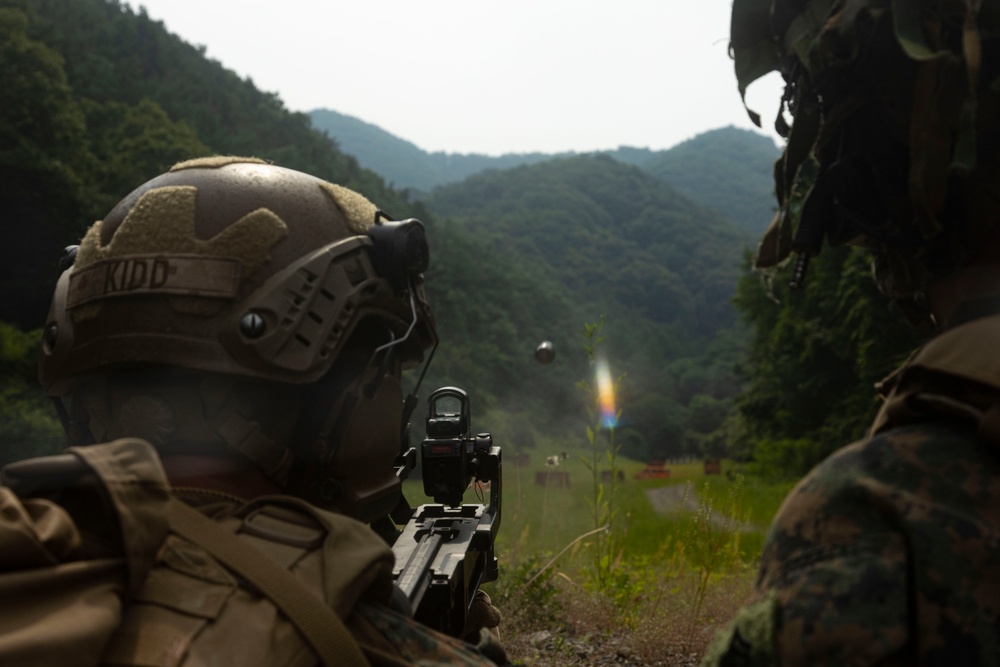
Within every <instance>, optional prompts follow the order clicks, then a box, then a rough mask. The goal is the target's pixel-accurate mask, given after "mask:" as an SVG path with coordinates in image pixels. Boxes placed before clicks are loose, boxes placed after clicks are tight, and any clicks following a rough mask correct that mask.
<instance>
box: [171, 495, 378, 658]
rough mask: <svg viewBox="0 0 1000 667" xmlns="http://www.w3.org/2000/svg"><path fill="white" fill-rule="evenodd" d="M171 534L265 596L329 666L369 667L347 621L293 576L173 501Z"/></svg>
mask: <svg viewBox="0 0 1000 667" xmlns="http://www.w3.org/2000/svg"><path fill="white" fill-rule="evenodd" d="M167 517H168V518H169V520H170V529H171V530H172V531H174V532H175V533H177V534H178V535H180V536H181V537H183V538H185V539H187V540H190V541H191V542H194V543H195V544H197V545H198V546H200V547H202V548H203V549H205V551H207V552H208V553H210V554H211V555H212V556H214V557H215V558H217V559H218V560H219V561H220V562H221V563H223V564H224V565H226V566H227V567H229V568H231V569H232V570H233V571H234V572H236V573H237V574H239V575H240V576H241V577H243V578H244V579H246V580H247V581H248V582H250V584H252V585H253V586H254V587H255V588H257V590H259V591H260V592H261V593H263V594H264V595H265V596H267V598H268V599H269V600H271V602H273V603H274V604H275V605H276V606H277V607H278V609H280V610H281V611H282V613H284V614H285V616H287V617H288V618H289V620H291V622H292V623H293V624H294V625H295V627H296V628H297V629H298V631H299V632H300V633H301V634H302V636H303V637H304V638H305V640H306V641H307V642H308V643H309V645H310V646H311V647H312V649H313V650H314V651H315V652H316V654H317V655H318V656H319V658H320V661H321V662H322V663H323V665H325V666H326V667H338V666H341V667H342V666H343V665H355V666H357V667H369V662H368V660H367V659H366V658H365V656H364V654H363V653H362V652H361V647H360V646H358V643H357V642H356V641H355V640H354V638H353V637H352V636H351V635H350V633H349V632H348V631H347V627H346V626H345V625H344V622H343V621H342V620H341V619H340V617H339V616H337V614H336V612H334V611H333V610H332V609H330V608H329V607H328V606H326V604H324V602H323V601H322V600H320V599H319V598H317V597H316V596H315V594H313V592H312V591H310V590H308V589H307V588H306V587H305V586H304V585H303V584H302V582H301V581H300V580H299V579H298V578H297V577H296V576H295V575H293V574H292V573H291V572H289V571H287V570H285V569H283V568H282V567H280V566H279V565H278V564H277V563H275V562H273V561H272V560H270V559H269V558H267V556H265V555H263V554H261V553H259V552H258V551H256V550H255V549H254V548H253V547H252V546H250V545H249V544H247V543H246V542H244V541H243V540H240V539H239V538H238V537H236V536H235V535H233V534H231V533H228V532H226V531H225V530H223V529H222V528H221V527H220V526H219V525H218V524H217V523H215V522H214V521H212V520H211V519H209V518H208V517H206V516H204V515H202V514H201V512H199V511H198V510H196V509H194V508H193V507H190V506H188V505H186V504H184V503H183V502H181V501H179V500H177V499H176V498H175V499H173V500H172V501H171V503H170V505H169V508H168V510H167Z"/></svg>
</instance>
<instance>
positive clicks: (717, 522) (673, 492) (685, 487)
mask: <svg viewBox="0 0 1000 667" xmlns="http://www.w3.org/2000/svg"><path fill="white" fill-rule="evenodd" d="M646 497H647V498H648V499H649V504H650V505H652V506H653V510H654V511H655V512H656V513H657V514H676V513H678V512H692V513H696V514H697V513H702V512H706V511H707V517H708V520H709V521H710V522H711V523H712V525H713V526H716V527H718V528H729V527H731V526H732V524H733V519H731V518H730V517H727V516H726V515H725V514H722V513H721V512H718V511H716V510H715V509H714V508H713V509H708V508H705V507H703V506H702V504H701V502H700V501H699V500H698V492H697V491H696V490H695V488H694V484H691V483H690V482H688V483H687V484H671V485H670V486H661V487H658V488H655V489H646ZM738 523H739V528H738V530H739V531H740V532H743V533H746V532H752V531H755V530H758V528H756V527H754V526H752V525H750V524H748V523H746V522H745V521H738Z"/></svg>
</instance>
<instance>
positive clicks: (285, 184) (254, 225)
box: [40, 158, 433, 394]
mask: <svg viewBox="0 0 1000 667" xmlns="http://www.w3.org/2000/svg"><path fill="white" fill-rule="evenodd" d="M375 216H376V208H375V206H374V205H373V204H371V203H370V202H369V201H368V200H367V199H365V198H364V197H362V196H361V195H359V194H357V193H355V192H353V191H351V190H348V189H346V188H343V187H340V186H336V185H333V184H330V183H327V182H325V181H323V180H321V179H318V178H315V177H312V176H309V175H306V174H303V173H301V172H297V171H292V170H289V169H284V168H281V167H276V166H272V165H269V164H265V163H263V162H261V161H258V160H251V159H246V158H208V159H203V160H193V161H190V162H186V163H181V164H179V165H177V166H175V167H174V168H173V169H171V170H170V172H168V173H166V174H163V175H162V176H159V177H157V178H154V179H153V180H151V181H149V182H148V183H146V184H144V185H142V186H141V187H139V188H138V189H137V190H135V191H134V192H132V193H131V194H130V195H128V196H127V197H126V198H125V199H124V200H122V201H121V203H119V204H118V205H117V206H116V207H115V208H114V209H113V210H112V211H111V213H110V214H108V216H107V217H106V218H105V219H104V220H102V221H99V222H97V223H95V224H94V225H93V226H92V227H91V228H90V230H89V231H88V232H87V234H86V236H85V237H84V239H83V242H82V243H81V245H80V248H79V251H78V253H77V256H76V260H75V262H74V264H73V266H72V267H71V268H70V269H68V270H67V271H65V272H64V273H63V275H62V276H61V277H60V279H59V282H58V285H57V287H56V292H55V296H54V299H53V303H52V307H51V310H50V314H49V318H48V322H47V325H46V330H47V335H46V337H45V343H44V345H43V355H42V360H41V368H40V377H41V381H42V383H43V384H44V385H45V386H46V387H48V388H49V390H50V393H53V394H60V393H62V392H63V391H64V389H65V388H64V387H63V386H62V385H63V383H64V382H66V381H68V380H70V379H72V378H73V377H76V376H78V375H79V374H81V373H88V372H93V371H97V370H101V369H106V368H112V367H119V366H123V365H133V366H134V365H145V364H163V365H167V366H178V367H183V368H189V369H195V370H204V371H212V372H218V373H224V374H231V375H239V376H245V377H255V378H261V379H267V380H277V381H281V382H290V383H308V382H313V381H315V380H317V379H318V378H320V377H321V376H323V374H324V373H326V371H328V370H329V369H330V367H331V365H332V364H333V362H334V360H336V358H337V356H338V353H339V351H340V349H341V347H342V345H343V343H344V341H345V340H346V339H347V338H348V337H349V335H350V334H351V332H352V330H353V328H354V325H355V324H356V323H357V322H359V321H360V320H361V319H363V318H364V317H366V316H375V317H378V318H380V319H383V320H385V321H386V322H387V323H388V324H389V325H390V326H391V327H392V328H393V329H394V330H395V331H397V332H398V333H399V335H402V334H403V333H404V332H405V331H406V330H407V328H408V327H409V325H410V324H411V322H412V320H413V315H412V309H411V304H410V301H409V295H408V294H404V295H400V294H397V293H396V292H395V291H394V290H393V288H392V286H391V285H390V283H389V282H388V281H387V280H386V279H384V278H382V277H380V276H379V275H378V274H377V273H376V271H375V270H374V268H373V266H372V263H371V260H370V259H369V256H368V248H369V247H370V246H371V240H370V239H369V238H368V237H367V236H365V232H366V231H367V229H368V228H369V227H370V226H371V225H372V224H373V223H374V222H375ZM414 290H415V291H416V292H417V293H416V294H414V295H413V296H414V297H415V299H416V301H417V302H418V305H419V306H420V307H419V308H417V309H416V310H417V314H418V318H419V322H418V324H419V326H417V327H416V330H415V332H414V333H415V336H412V338H413V340H412V341H408V344H407V345H406V346H405V354H404V355H403V357H402V358H403V359H404V361H405V363H407V364H408V365H414V364H416V363H419V361H420V360H421V358H422V353H423V349H425V348H426V347H427V346H429V345H430V342H431V341H430V339H431V338H432V336H433V331H432V328H433V322H432V321H431V319H430V317H429V309H428V308H427V306H426V303H425V300H424V296H423V291H422V288H420V287H419V286H414Z"/></svg>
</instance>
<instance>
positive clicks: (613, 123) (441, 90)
mask: <svg viewBox="0 0 1000 667" xmlns="http://www.w3.org/2000/svg"><path fill="white" fill-rule="evenodd" d="M127 4H129V5H130V6H132V7H133V8H135V9H138V7H139V6H143V7H145V8H146V11H147V13H148V14H149V16H150V17H151V18H153V19H155V20H158V21H162V22H163V23H164V24H165V25H166V27H167V29H168V30H169V31H170V32H172V33H174V34H176V35H179V36H180V37H181V38H182V39H184V40H185V41H187V42H190V43H192V44H197V45H202V46H204V47H205V48H206V55H207V56H208V57H209V58H212V59H214V60H218V61H219V62H221V63H222V64H223V66H225V67H226V68H227V69H231V70H233V71H235V72H236V73H237V74H239V75H240V76H242V77H250V78H251V79H252V80H253V81H254V83H255V84H256V86H257V87H258V88H259V89H261V90H264V91H268V92H273V93H277V94H278V96H279V97H280V98H281V99H282V100H283V101H284V103H285V106H286V107H287V108H289V109H291V110H292V111H310V110H312V109H316V108H319V107H324V108H329V109H333V110H335V111H339V112H341V113H344V114H348V115H351V116H355V117H357V118H360V119H362V120H364V121H366V122H369V123H373V124H375V125H378V126H379V127H381V128H382V129H384V130H386V131H388V132H391V133H392V134H394V135H396V136H398V137H400V138H402V139H406V140H408V141H411V142H413V143H415V144H416V145H418V146H419V147H421V148H423V149H425V150H428V151H446V152H450V153H488V154H492V155H498V154H501V153H508V152H530V151H541V152H546V153H551V152H559V151H578V152H584V151H592V150H602V149H611V148H617V147H618V146H623V145H624V146H636V147H646V148H652V149H664V148H670V147H671V146H674V145H676V144H678V143H680V142H682V141H684V140H686V139H690V138H691V137H693V136H695V135H697V134H700V133H701V132H704V131H706V130H711V129H715V128H719V127H725V126H727V125H735V126H737V127H744V128H753V125H752V124H751V122H750V120H749V119H748V118H747V115H746V112H745V111H744V110H743V106H742V104H741V103H740V97H739V94H738V93H737V91H736V79H735V76H734V74H733V68H732V61H731V60H730V59H729V57H728V53H727V46H728V36H729V11H730V0H697V1H691V0H614V2H609V1H607V0H605V1H604V2H597V1H588V0H506V1H505V2H491V3H487V2H485V1H483V0H354V1H352V2H344V1H342V0H128V1H127ZM772 76H773V75H772ZM779 96H780V86H779V83H778V82H777V81H775V80H770V81H764V82H762V83H760V84H758V85H756V86H754V87H752V88H751V94H750V97H749V100H750V105H751V107H753V108H755V109H756V110H757V111H760V112H761V113H762V115H763V117H764V119H765V120H764V124H765V128H764V130H762V132H763V133H765V134H769V135H770V136H774V137H776V135H774V132H773V129H772V127H771V125H772V120H771V119H773V116H774V112H775V110H776V109H777V101H778V98H779Z"/></svg>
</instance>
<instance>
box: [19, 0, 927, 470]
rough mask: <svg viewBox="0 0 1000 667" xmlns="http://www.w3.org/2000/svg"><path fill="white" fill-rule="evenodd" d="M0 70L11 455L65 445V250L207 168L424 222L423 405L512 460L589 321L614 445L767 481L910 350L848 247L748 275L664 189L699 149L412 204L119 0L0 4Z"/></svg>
mask: <svg viewBox="0 0 1000 667" xmlns="http://www.w3.org/2000/svg"><path fill="white" fill-rule="evenodd" d="M0 77H2V81H3V84H4V85H3V86H0V210H2V211H3V212H4V219H3V229H4V232H5V234H6V239H5V241H6V242H5V243H4V244H2V245H0V459H2V460H4V461H6V460H11V459H14V458H18V457H20V456H25V455H28V454H30V453H31V452H37V451H44V450H46V449H52V448H55V447H58V446H59V443H60V435H59V429H58V426H57V425H56V424H55V420H54V415H53V414H52V412H51V409H50V407H49V406H48V404H47V402H46V400H45V398H44V396H42V393H41V392H40V390H39V389H38V388H37V385H36V381H35V370H34V365H35V360H34V357H35V352H34V351H35V349H37V340H38V335H39V334H38V329H37V328H38V327H40V326H41V325H42V323H43V321H44V317H45V312H46V309H47V307H48V299H49V295H50V291H51V289H52V286H53V284H54V280H55V277H56V264H57V262H58V259H59V257H60V256H61V254H62V249H63V247H65V246H67V245H70V244H72V243H75V242H76V241H77V240H78V239H79V238H80V236H81V235H82V233H83V231H84V230H85V229H86V228H87V226H88V225H89V224H91V223H92V221H93V220H95V219H97V218H100V217H101V216H103V215H104V214H105V213H106V212H107V211H108V210H109V209H110V207H111V206H112V205H113V204H114V203H115V202H116V201H117V200H118V199H120V198H121V197H122V196H124V195H125V194H127V192H128V191H129V190H131V189H132V188H133V187H135V186H137V185H139V184H140V183H142V182H143V181H145V180H147V179H148V178H150V177H152V176H154V175H156V174H158V173H160V172H162V171H164V170H165V169H167V168H168V167H169V166H170V165H171V164H172V163H174V162H176V161H178V160H182V159H187V158H190V157H193V156H198V155H206V154H213V153H228V154H242V155H256V156H260V157H264V158H266V159H269V160H273V161H274V162H276V163H278V164H281V165H284V166H289V167H292V168H297V169H301V170H303V171H307V172H310V173H314V174H316V175H318V176H321V177H323V178H326V179H328V180H330V181H333V182H337V183H341V184H344V185H346V186H348V187H351V188H354V189H356V190H358V191H360V192H362V193H364V194H365V195H366V196H368V197H369V198H370V199H372V200H373V201H375V202H376V203H377V204H378V205H379V206H380V207H381V208H383V209H384V210H387V211H388V212H389V213H390V214H392V215H395V216H396V217H405V216H411V215H412V216H417V217H420V218H421V219H423V220H424V221H425V222H426V223H427V225H428V234H429V236H430V242H431V249H432V262H431V269H430V271H429V272H428V292H429V295H430V298H431V299H432V303H433V304H434V308H435V312H436V315H437V319H438V323H439V329H440V334H441V338H442V345H441V348H440V350H439V351H438V353H437V355H436V357H435V361H434V364H433V365H432V367H431V370H430V371H429V374H428V377H427V379H426V381H425V387H424V389H425V391H426V390H428V389H431V388H433V387H435V386H439V385H443V384H457V385H459V386H463V387H465V388H467V389H468V390H469V391H470V393H471V395H472V397H473V401H474V404H473V410H474V414H475V417H474V419H475V422H476V426H477V428H482V429H488V430H491V431H493V432H494V434H495V435H496V436H497V439H498V442H501V443H503V444H504V446H505V447H512V448H514V449H517V448H521V447H532V446H541V445H540V444H539V443H540V442H542V441H544V442H546V445H547V446H548V445H549V444H551V445H552V446H560V447H561V448H567V447H572V446H573V445H574V443H582V442H584V441H585V437H583V432H584V428H585V427H584V423H585V421H586V417H585V411H584V407H583V400H584V396H583V394H582V393H581V391H580V390H579V389H578V388H577V387H576V382H577V381H579V380H581V379H583V378H586V377H587V375H588V374H589V369H588V364H587V358H586V354H585V353H584V350H583V346H582V343H583V339H582V337H581V335H580V334H581V330H582V329H583V327H584V324H585V323H588V322H596V321H598V320H599V319H601V318H602V316H603V317H604V318H605V319H606V324H605V327H604V329H603V333H604V339H605V340H604V343H603V344H602V348H603V349H604V350H605V351H606V354H607V356H608V358H609V361H610V364H611V366H612V369H613V372H614V373H615V374H616V375H622V376H624V377H623V380H622V383H621V393H620V396H619V407H620V408H621V410H622V422H621V425H620V427H619V434H618V435H619V438H618V442H619V443H620V444H621V445H622V448H623V452H624V453H626V454H628V455H630V456H633V457H636V458H640V459H641V458H645V457H666V456H674V455H681V454H698V453H712V454H729V455H735V456H738V457H740V458H742V459H744V460H747V461H749V462H750V463H751V464H752V465H757V466H758V467H761V468H766V469H767V470H768V471H769V472H770V473H773V474H789V475H794V474H800V473H801V472H802V471H803V470H804V469H805V468H807V467H808V466H809V465H811V464H812V463H814V462H816V461H817V460H818V458H819V457H820V456H822V455H823V453H825V452H827V451H829V450H830V449H831V448H832V447H835V446H836V445H838V444H842V443H843V442H846V441H847V440H849V439H851V438H853V437H856V436H857V435H860V432H861V431H862V430H863V427H864V424H865V422H866V421H867V419H868V418H869V417H870V415H871V412H872V411H873V410H874V408H875V406H876V403H875V399H874V398H873V393H872V390H871V384H872V383H873V382H874V381H875V380H876V379H877V378H878V377H879V376H880V375H881V374H883V373H884V372H885V371H887V370H888V369H889V368H890V366H891V363H892V361H894V360H897V359H899V358H900V357H901V355H902V354H903V353H904V352H905V350H907V349H909V347H911V346H912V345H913V344H914V342H915V340H914V338H913V336H912V334H910V333H909V331H908V330H907V329H906V328H905V326H903V325H902V324H900V323H899V322H898V320H897V319H894V315H893V314H892V313H891V312H889V310H888V309H887V307H886V306H885V303H884V302H883V301H882V300H881V299H880V298H879V297H878V295H877V294H875V291H874V287H873V286H872V285H871V283H870V280H869V279H868V277H867V270H866V268H865V266H864V260H863V258H861V257H860V256H859V255H856V254H854V253H850V252H846V251H842V252H840V253H837V252H833V253H824V255H823V257H822V258H821V259H820V260H817V261H816V262H815V263H814V270H813V274H812V276H811V279H810V282H809V283H808V284H807V287H806V289H805V290H804V291H803V292H801V293H798V294H789V293H786V290H784V288H783V287H782V285H783V284H784V283H783V277H782V275H781V273H780V271H779V272H778V273H777V274H776V275H774V276H772V279H773V280H772V282H771V283H770V285H768V284H766V283H765V282H764V281H763V280H762V279H761V277H760V276H759V275H757V274H755V273H753V272H751V271H749V269H748V268H747V266H748V264H747V262H746V259H745V257H746V253H747V252H748V250H747V248H748V246H750V245H752V243H753V239H754V237H753V236H752V235H750V234H749V233H748V232H747V231H745V230H744V229H741V228H740V226H739V225H737V224H735V223H734V222H733V221H732V220H736V219H737V218H736V216H735V214H734V213H732V212H730V211H727V212H725V213H719V212H717V211H716V210H710V209H709V208H707V206H706V205H705V203H704V202H703V201H702V203H695V202H697V201H701V200H699V198H698V197H697V196H693V195H691V194H690V192H689V191H688V190H685V189H684V188H682V187H681V186H679V185H678V186H672V185H671V184H670V179H671V177H669V176H666V175H664V174H667V173H668V172H669V171H670V170H671V169H674V170H676V169H678V167H677V164H680V165H682V171H683V170H686V171H689V172H691V173H694V174H698V173H700V172H699V171H698V170H700V169H702V168H704V169H709V168H708V167H707V166H705V164H704V163H703V162H700V161H699V160H700V159H701V158H700V156H701V155H702V154H709V153H711V150H709V149H708V148H706V147H705V146H702V147H701V148H699V147H698V146H699V145H698V143H697V140H698V138H696V139H695V140H692V142H689V143H692V144H693V148H692V149H691V150H690V151H688V152H684V151H687V149H684V151H681V152H680V153H678V155H679V156H680V157H679V158H677V162H675V163H673V166H671V165H670V164H666V163H663V164H659V163H658V162H656V160H654V159H653V158H657V159H658V158H661V157H665V156H661V155H657V154H655V153H653V152H649V151H644V150H643V149H629V150H626V149H621V150H619V151H618V152H617V154H612V155H603V156H602V155H575V156H564V157H559V158H555V157H553V156H549V157H547V158H546V159H544V160H542V159H541V156H537V157H538V159H537V160H533V163H532V164H525V165H522V166H518V167H516V168H510V169H503V170H497V169H494V170H492V171H489V172H482V173H478V174H476V175H475V176H472V177H470V178H468V179H466V180H464V181H462V182H459V183H452V184H450V185H447V186H444V187H441V188H438V189H437V190H436V191H434V192H433V193H432V194H427V195H426V196H424V195H420V199H418V197H417V193H415V192H412V191H407V190H402V191H400V190H397V189H395V188H394V187H392V186H391V185H389V184H388V183H387V182H386V180H384V178H383V176H382V175H380V174H377V173H375V172H374V171H371V170H369V169H365V168H363V167H362V166H361V164H359V162H358V160H357V159H356V158H355V157H352V156H351V155H348V154H347V153H345V152H344V151H343V150H341V148H340V146H339V145H338V143H337V140H336V139H331V137H330V135H329V134H327V133H323V132H320V131H317V130H316V129H314V128H313V126H312V123H311V121H310V118H309V117H308V116H307V115H305V114H299V113H291V112H289V111H288V110H286V109H285V108H284V106H283V104H282V102H281V100H280V99H278V98H277V96H275V95H273V94H271V93H267V92H263V91H260V90H258V89H257V88H256V86H255V85H254V84H253V82H252V81H250V80H249V79H241V78H239V77H238V76H236V75H235V74H233V73H232V72H230V71H228V70H226V69H225V68H224V67H223V66H222V65H221V64H220V63H218V62H215V61H212V60H209V59H207V58H205V56H204V52H203V49H199V48H197V47H194V46H191V45H189V44H186V43H184V42H183V41H181V40H180V39H178V38H177V37H175V36H173V35H171V34H170V33H169V32H168V30H167V29H166V28H165V27H164V26H163V25H162V24H160V23H158V22H155V21H152V20H150V19H149V17H148V16H146V15H145V13H144V12H143V11H142V10H139V11H138V12H135V11H133V10H131V9H129V8H128V7H127V6H124V5H121V4H120V3H118V2H115V1H114V0H0ZM720 132H722V134H723V135H725V134H726V133H727V132H729V130H723V131H720ZM709 134H713V133H709ZM720 136H721V135H720ZM714 138H715V139H718V138H719V137H718V136H717V137H714ZM709 139H713V137H709ZM683 146H684V145H682V146H681V147H678V148H683ZM769 151H770V148H768V147H766V146H757V147H751V146H747V147H744V148H739V147H738V146H737V148H734V149H733V150H732V151H731V152H729V153H727V154H725V155H721V154H720V156H717V157H716V158H713V161H714V162H715V163H716V164H717V165H720V166H719V169H720V170H722V171H723V172H725V173H723V175H722V176H718V177H717V178H721V179H722V180H721V181H720V180H713V178H716V176H713V175H712V173H710V172H711V170H709V171H708V172H705V175H704V176H701V177H698V178H695V179H694V183H693V185H692V184H688V185H687V186H684V187H687V188H691V187H693V188H695V189H697V188H698V187H702V188H705V187H707V188H709V189H711V190H713V191H714V192H715V193H716V194H717V193H718V191H719V190H720V189H723V190H725V189H727V188H725V187H721V186H720V185H719V183H729V181H728V180H727V179H729V178H732V177H731V176H727V175H726V173H729V174H732V173H734V172H739V171H741V170H742V171H752V172H754V173H757V172H760V171H766V173H767V174H769V173H770V162H771V161H772V160H773V155H772V156H767V153H768V152H769ZM647 153H648V155H647ZM647 157H648V158H650V159H649V160H646V158H647ZM765 158H766V159H765ZM764 162H766V163H767V164H766V165H764V166H757V167H754V166H752V165H760V164H763V163H764ZM658 169H660V170H662V172H663V173H657V170H658ZM726 170H729V171H728V172H726ZM390 180H391V179H390ZM397 184H398V185H405V184H399V183H397ZM728 190H729V191H730V192H731V193H732V194H733V195H734V198H735V199H734V203H733V205H732V206H733V208H734V210H745V211H751V210H754V206H757V204H758V203H759V199H760V197H759V194H760V193H759V192H756V191H755V192H756V194H753V195H752V196H751V194H750V193H749V191H748V193H747V194H746V195H745V196H746V197H747V203H746V204H745V205H741V204H740V202H739V198H740V197H743V196H744V195H743V194H740V191H739V188H736V187H735V186H734V187H731V188H728ZM703 196H704V195H703ZM710 200H711V199H710ZM751 202H756V203H751ZM713 205H715V206H716V208H720V207H723V208H724V207H728V206H729V204H725V206H723V204H722V202H721V200H720V201H718V202H715V201H713ZM727 215H728V216H729V218H730V219H727ZM759 215H760V214H759V213H753V214H752V217H753V218H755V219H756V218H757V217H758V216H759ZM767 217H769V214H768V216H767ZM740 224H743V221H742V220H740ZM763 224H766V220H764V221H762V222H761V223H760V225H763ZM758 229H759V226H758ZM734 294H735V295H736V297H735V301H734V300H733V295H734ZM541 340H552V341H553V342H554V343H555V346H556V350H557V357H556V361H555V362H554V363H552V364H549V365H540V364H538V363H536V362H535V361H534V359H533V356H532V352H533V350H534V348H535V346H536V345H537V344H538V342H539V341H541Z"/></svg>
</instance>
